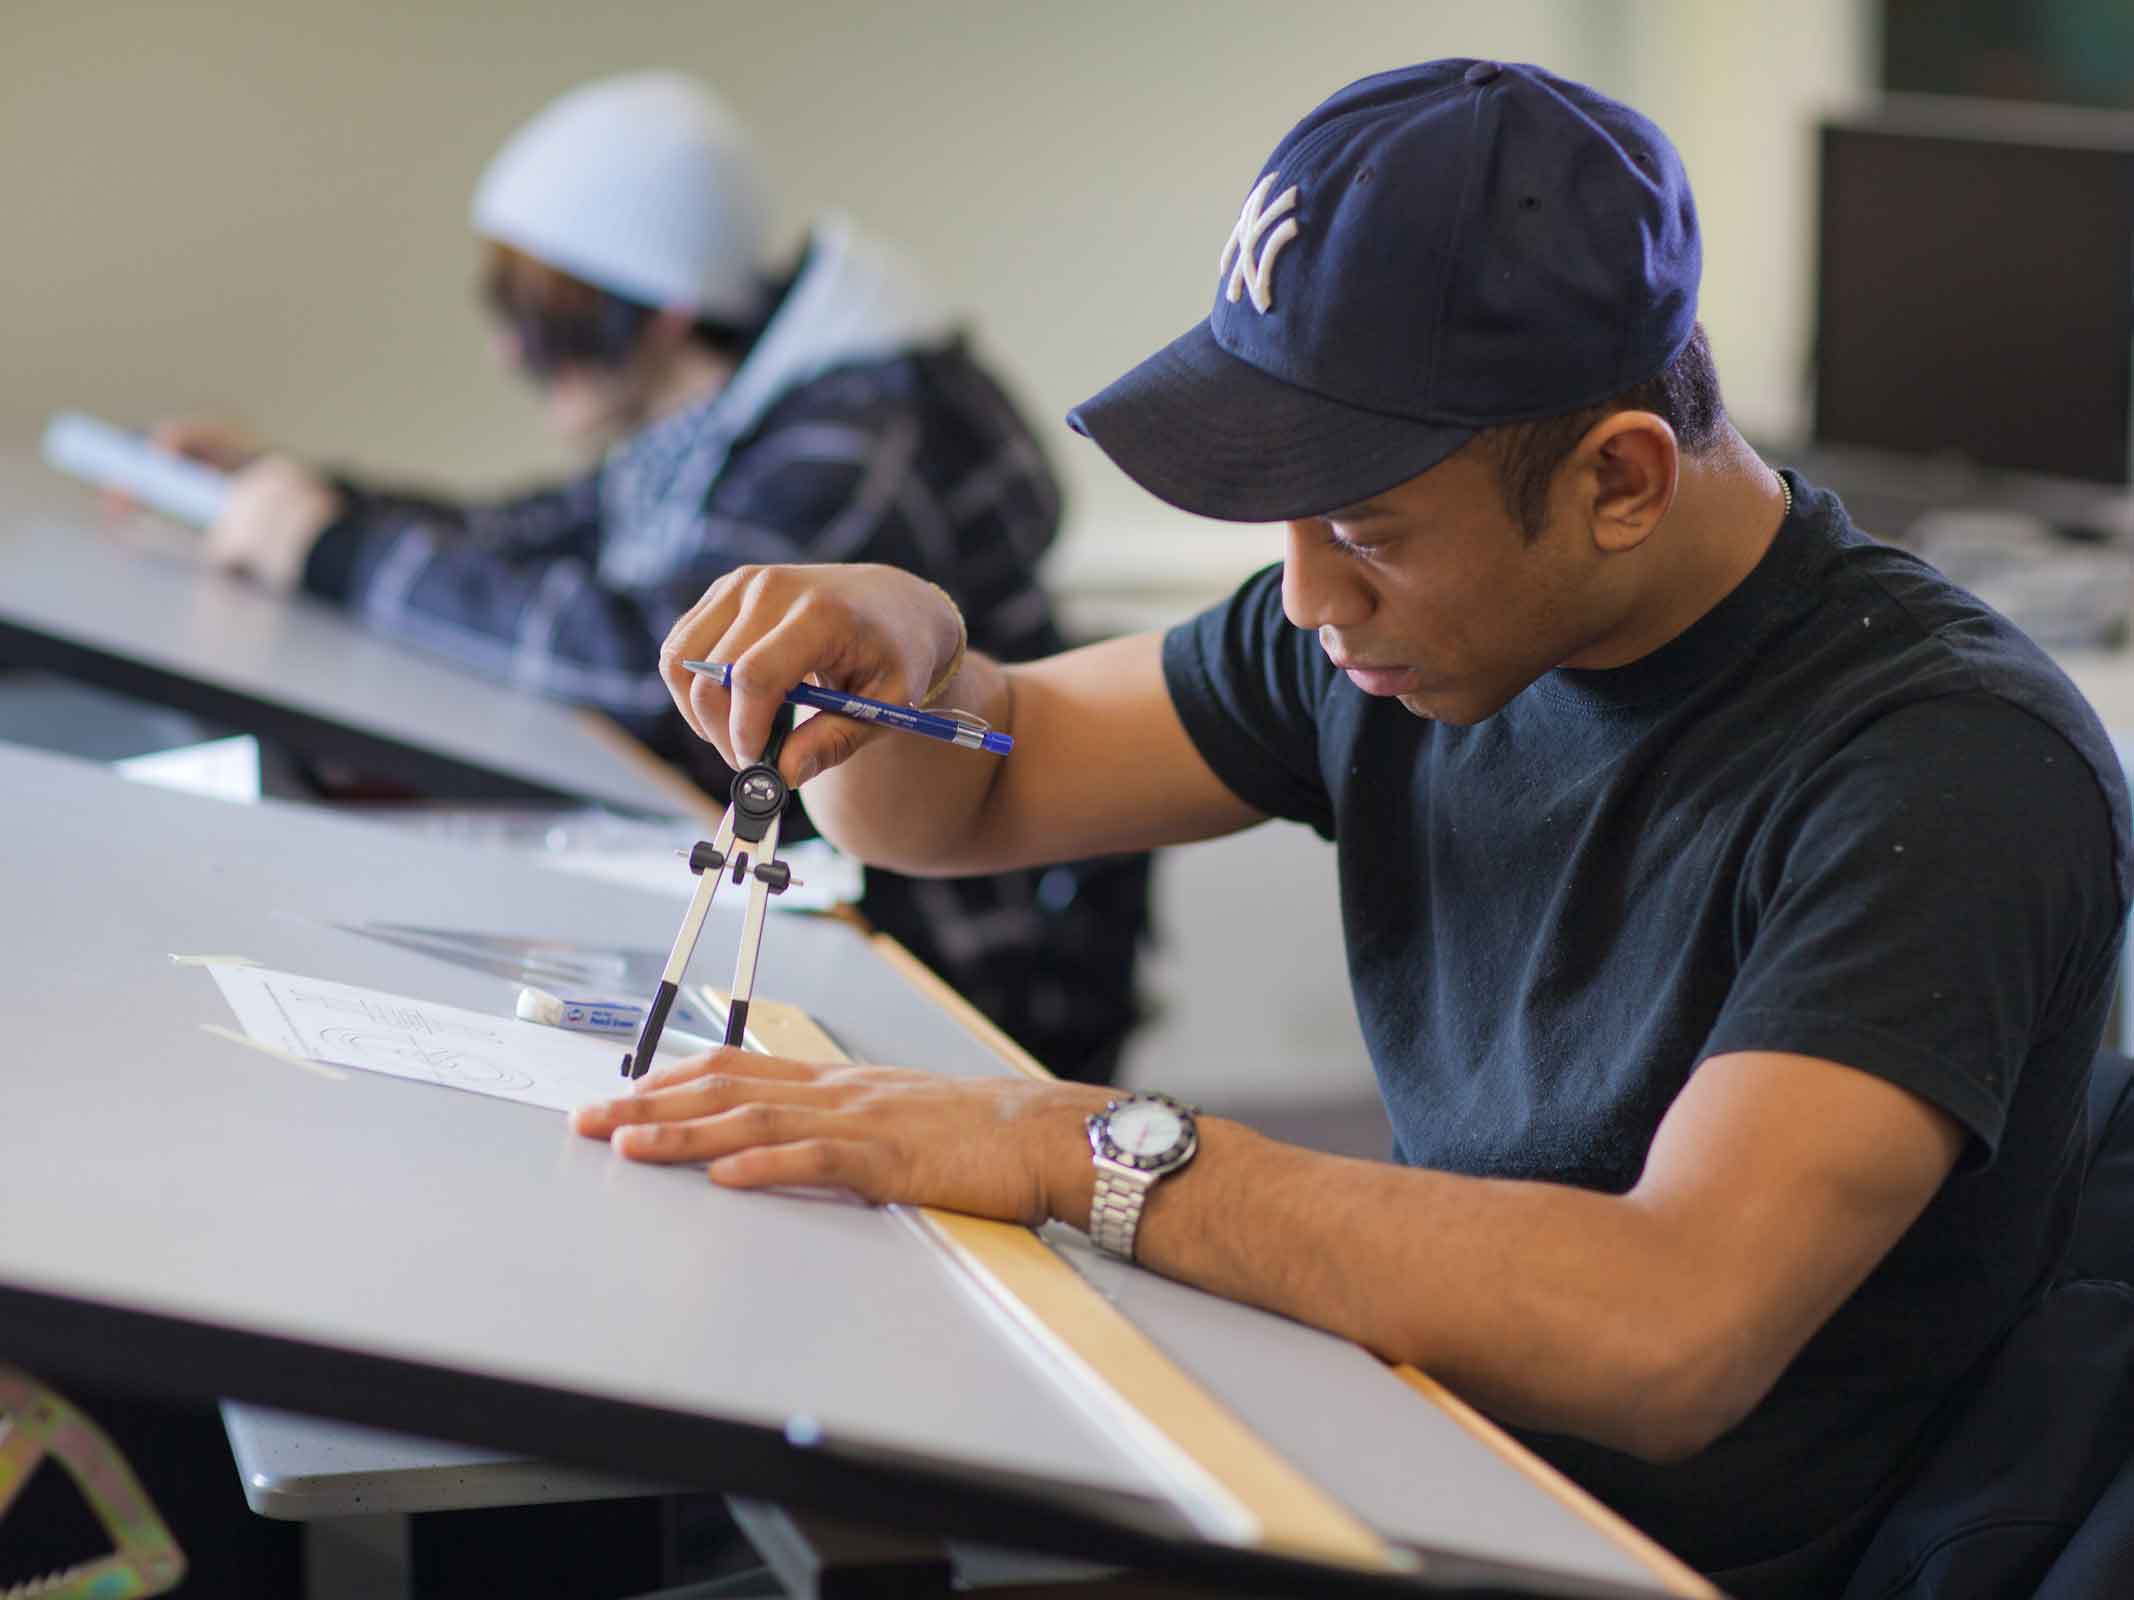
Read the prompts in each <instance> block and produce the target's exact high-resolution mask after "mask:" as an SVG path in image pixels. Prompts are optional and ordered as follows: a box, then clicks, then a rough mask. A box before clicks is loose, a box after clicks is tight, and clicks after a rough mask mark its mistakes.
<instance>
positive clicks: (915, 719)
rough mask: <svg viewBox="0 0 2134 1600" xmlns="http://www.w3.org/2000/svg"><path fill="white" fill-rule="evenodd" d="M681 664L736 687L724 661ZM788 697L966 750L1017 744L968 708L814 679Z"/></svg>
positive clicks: (1001, 751)
mask: <svg viewBox="0 0 2134 1600" xmlns="http://www.w3.org/2000/svg"><path fill="white" fill-rule="evenodd" d="M682 665H683V666H685V667H687V668H688V669H689V670H690V671H691V672H699V673H702V674H703V675H704V676H705V677H707V678H709V679H711V680H712V681H713V682H714V683H716V684H717V685H718V686H719V687H720V688H722V689H730V688H732V687H733V676H734V669H733V668H732V667H731V666H729V665H728V664H727V663H726V662H724V661H684V662H683V663H682ZM785 697H786V699H787V701H789V702H790V703H791V704H793V705H796V706H808V707H811V708H812V709H814V710H816V711H827V712H829V713H830V714H831V715H832V716H838V717H851V718H852V719H853V720H854V721H856V722H876V723H880V724H881V725H882V726H883V727H885V728H895V729H897V730H898V731H899V732H901V733H916V734H921V735H923V736H925V737H926V738H928V739H939V740H940V741H941V742H942V743H944V744H960V745H962V746H963V748H964V749H966V750H986V751H990V752H991V753H992V754H994V755H996V756H1004V755H1006V754H1007V753H1008V752H1009V751H1010V750H1013V749H1014V748H1015V740H1014V738H1013V737H1012V736H1011V735H1009V734H1005V733H995V732H993V731H992V729H991V728H989V727H988V726H987V724H986V722H985V720H984V719H983V718H982V717H974V716H972V715H971V714H970V713H969V712H967V711H950V712H940V711H921V710H920V709H919V708H918V707H917V706H895V705H891V704H890V703H889V702H888V701H887V700H870V699H868V698H867V697H866V696H865V695H863V694H847V693H845V691H844V690H842V689H818V688H816V687H815V685H813V684H812V683H798V684H795V685H794V686H793V687H792V688H790V689H788V690H786V692H785Z"/></svg>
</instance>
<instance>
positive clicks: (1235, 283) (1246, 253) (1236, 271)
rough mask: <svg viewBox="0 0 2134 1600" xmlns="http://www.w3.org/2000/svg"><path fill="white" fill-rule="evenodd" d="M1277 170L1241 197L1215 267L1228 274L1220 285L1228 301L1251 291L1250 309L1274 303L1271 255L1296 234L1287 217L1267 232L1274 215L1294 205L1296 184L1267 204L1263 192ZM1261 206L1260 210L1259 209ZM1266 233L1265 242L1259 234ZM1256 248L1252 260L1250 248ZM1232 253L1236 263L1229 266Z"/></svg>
mask: <svg viewBox="0 0 2134 1600" xmlns="http://www.w3.org/2000/svg"><path fill="white" fill-rule="evenodd" d="M1278 176H1280V175H1279V174H1278V173H1273V172H1270V173H1268V174H1267V176H1266V177H1264V178H1262V179H1261V180H1260V181H1259V183H1258V184H1257V185H1256V186H1255V187H1254V188H1253V191H1252V193H1250V194H1248V195H1247V196H1245V209H1244V210H1242V211H1240V212H1239V213H1238V214H1237V226H1236V227H1234V228H1232V229H1231V230H1230V242H1229V243H1228V244H1226V245H1224V246H1223V259H1222V261H1221V262H1220V263H1219V264H1218V265H1217V266H1216V269H1215V270H1216V271H1217V272H1227V273H1229V274H1230V281H1229V282H1228V283H1227V284H1225V285H1224V286H1223V295H1224V297H1225V298H1226V299H1228V300H1229V301H1230V302H1231V304H1233V305H1235V304H1236V303H1237V297H1238V296H1239V295H1241V294H1243V293H1244V292H1245V291H1246V290H1248V289H1249V290H1251V291H1252V304H1253V308H1254V309H1255V310H1258V311H1265V310H1266V309H1267V308H1268V307H1269V306H1271V305H1273V304H1274V295H1273V293H1272V290H1271V287H1270V286H1271V285H1272V283H1273V281H1274V258H1275V257H1276V256H1278V255H1280V254H1281V253H1282V246H1284V245H1285V244H1287V243H1289V241H1290V240H1292V239H1294V238H1295V237H1296V236H1297V219H1296V218H1295V217H1291V218H1290V219H1289V220H1288V221H1286V222H1284V223H1283V224H1282V225H1281V226H1280V227H1279V228H1275V230H1274V232H1272V233H1267V230H1268V228H1270V227H1272V226H1273V224H1274V220H1275V218H1277V217H1279V216H1281V215H1282V213H1284V212H1285V211H1294V210H1295V209H1296V205H1297V186H1296V185H1295V184H1291V185H1290V186H1289V187H1288V188H1287V189H1284V190H1283V191H1282V193H1281V195H1280V196H1279V197H1278V198H1277V199H1276V200H1275V203H1274V204H1273V205H1271V206H1270V205H1268V204H1267V191H1268V190H1269V189H1272V188H1273V187H1274V186H1275V180H1276V178H1277V177H1278ZM1262 208H1264V209H1262ZM1262 234H1267V242H1266V244H1265V245H1262V244H1261V243H1260V236H1261V235H1262ZM1254 250H1258V251H1259V258H1258V259H1257V260H1254V258H1253V251H1254ZM1233 254H1234V255H1235V256H1236V258H1237V264H1236V265H1235V266H1232V265H1231V257H1232V255H1233Z"/></svg>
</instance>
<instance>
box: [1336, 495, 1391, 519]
mask: <svg viewBox="0 0 2134 1600" xmlns="http://www.w3.org/2000/svg"><path fill="white" fill-rule="evenodd" d="M1385 514H1386V507H1385V505H1384V503H1383V502H1381V501H1377V500H1359V501H1357V502H1356V503H1355V504H1354V505H1352V506H1343V507H1341V508H1340V509H1339V510H1337V511H1329V512H1328V513H1327V514H1326V520H1327V521H1329V522H1362V521H1364V520H1365V519H1366V518H1369V517H1382V516H1384V515H1385Z"/></svg>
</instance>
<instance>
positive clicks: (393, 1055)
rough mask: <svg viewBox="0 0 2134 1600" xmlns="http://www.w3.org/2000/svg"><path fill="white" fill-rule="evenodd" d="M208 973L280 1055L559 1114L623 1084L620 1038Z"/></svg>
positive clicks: (341, 987) (265, 975) (219, 968)
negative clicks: (461, 1090) (551, 1110)
mask: <svg viewBox="0 0 2134 1600" xmlns="http://www.w3.org/2000/svg"><path fill="white" fill-rule="evenodd" d="M208 971H209V972H211V973H213V974H214V977H215V982H216V983H217V984H218V985H219V986H220V987H221V989H222V995H223V998H224V999H225V1000H227V1001H229V1003H230V1009H231V1010H232V1011H234V1012H236V1013H237V1020H238V1023H239V1024H240V1025H241V1026H242V1027H243V1029H244V1031H245V1032H246V1034H248V1035H249V1036H250V1037H252V1038H253V1039H255V1040H257V1041H258V1042H259V1043H261V1044H263V1045H265V1046H267V1047H268V1048H269V1049H271V1050H278V1051H280V1052H281V1053H282V1054H284V1055H291V1056H301V1057H303V1058H304V1059H306V1060H309V1061H324V1062H328V1063H331V1064H332V1065H334V1066H337V1067H360V1068H362V1069H363V1070H364V1071H366V1072H383V1073H388V1074H390V1075H391V1076H393V1077H396V1078H412V1079H414V1080H415V1081H416V1082H418V1083H436V1084H442V1085H444V1086H445V1087H446V1088H450V1089H471V1090H473V1091H474V1092H475V1093H476V1094H488V1095H495V1096H496V1097H497V1098H499V1099H502V1100H517V1101H520V1102H522V1103H524V1104H526V1105H535V1106H548V1107H550V1108H551V1109H553V1110H557V1111H569V1110H571V1109H573V1108H574V1107H577V1106H581V1105H584V1104H586V1103H587V1102H589V1101H593V1100H607V1099H612V1098H613V1097H614V1096H616V1095H617V1094H620V1093H622V1092H623V1091H624V1090H625V1089H627V1088H628V1084H627V1083H626V1082H625V1081H624V1080H623V1079H622V1078H621V1077H620V1076H619V1069H620V1066H621V1063H622V1054H623V1052H624V1051H625V1050H627V1049H629V1048H630V1047H631V1043H632V1041H631V1040H630V1039H628V1038H626V1037H624V1036H622V1035H619V1034H613V1035H611V1034H592V1033H573V1032H571V1031H570V1030H568V1029H565V1028H551V1027H546V1026H544V1025H542V1024H541V1023H538V1022H522V1021H520V1020H519V1019H518V1018H517V1017H503V1016H491V1015H489V1014H488V1013H487V1012H483V1011H468V1010H464V1009H462V1008H461V1007H459V1006H446V1005H436V1004H433V1003H431V1002H430V1001H427V1000H410V999H408V998H407V997H405V996H404V995H397V994H383V993H381V992H379V991H378V990H376V989H358V988H356V987H354V986H353V985H350V984H346V983H334V982H332V981H330V980H328V979H325V978H303V977H298V976H297V975H296V974H294V973H289V972H275V971H272V970H271V969H269V968H266V967H254V966H235V965H222V964H217V965H214V966H210V967H209V968H208ZM670 1053H671V1054H673V1055H674V1056H676V1057H679V1056H681V1055H683V1054H686V1053H687V1052H686V1049H684V1048H683V1047H680V1046H677V1047H676V1048H675V1049H674V1050H673V1051H671V1052H670V1051H669V1050H668V1048H667V1041H666V1040H662V1041H661V1054H662V1055H667V1054H670Z"/></svg>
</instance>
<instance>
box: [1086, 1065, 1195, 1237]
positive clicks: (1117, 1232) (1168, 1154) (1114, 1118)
mask: <svg viewBox="0 0 2134 1600" xmlns="http://www.w3.org/2000/svg"><path fill="white" fill-rule="evenodd" d="M1197 1114H1198V1113H1197V1112H1196V1110H1195V1108H1194V1107H1192V1106H1189V1105H1187V1104H1186V1103H1185V1102H1184V1101H1182V1100H1173V1099H1172V1098H1171V1097H1170V1096H1169V1095H1167V1094H1137V1095H1131V1096H1129V1097H1127V1098H1126V1099H1123V1100H1114V1101H1113V1102H1112V1103H1111V1104H1110V1105H1108V1106H1106V1107H1105V1108H1104V1109H1103V1110H1102V1111H1100V1112H1098V1113H1097V1114H1096V1115H1095V1116H1093V1117H1091V1118H1090V1119H1089V1123H1088V1126H1089V1150H1090V1155H1091V1157H1092V1159H1093V1160H1094V1161H1095V1162H1096V1168H1097V1192H1096V1195H1095V1197H1094V1198H1093V1199H1092V1200H1091V1201H1090V1203H1089V1239H1090V1242H1091V1243H1092V1244H1094V1245H1095V1246H1096V1247H1097V1248H1098V1249H1099V1250H1102V1251H1104V1252H1105V1253H1106V1254H1107V1255H1115V1256H1117V1257H1119V1258H1120V1259H1121V1260H1122V1261H1131V1260H1133V1259H1134V1235H1135V1233H1137V1232H1138V1231H1139V1230H1140V1227H1141V1208H1142V1207H1143V1206H1145V1205H1146V1204H1147V1203H1148V1194H1149V1190H1151V1189H1153V1188H1154V1187H1155V1186H1156V1181H1157V1180H1158V1179H1159V1178H1168V1177H1169V1176H1170V1175H1171V1174H1172V1173H1174V1172H1176V1171H1177V1170H1178V1169H1179V1168H1180V1167H1183V1166H1184V1165H1185V1164H1186V1163H1187V1162H1188V1161H1191V1160H1192V1159H1193V1155H1194V1152H1195V1151H1197V1150H1199V1148H1200V1129H1199V1127H1198V1126H1197V1125H1196V1124H1195V1122H1194V1118H1195V1116H1196V1115H1197Z"/></svg>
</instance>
